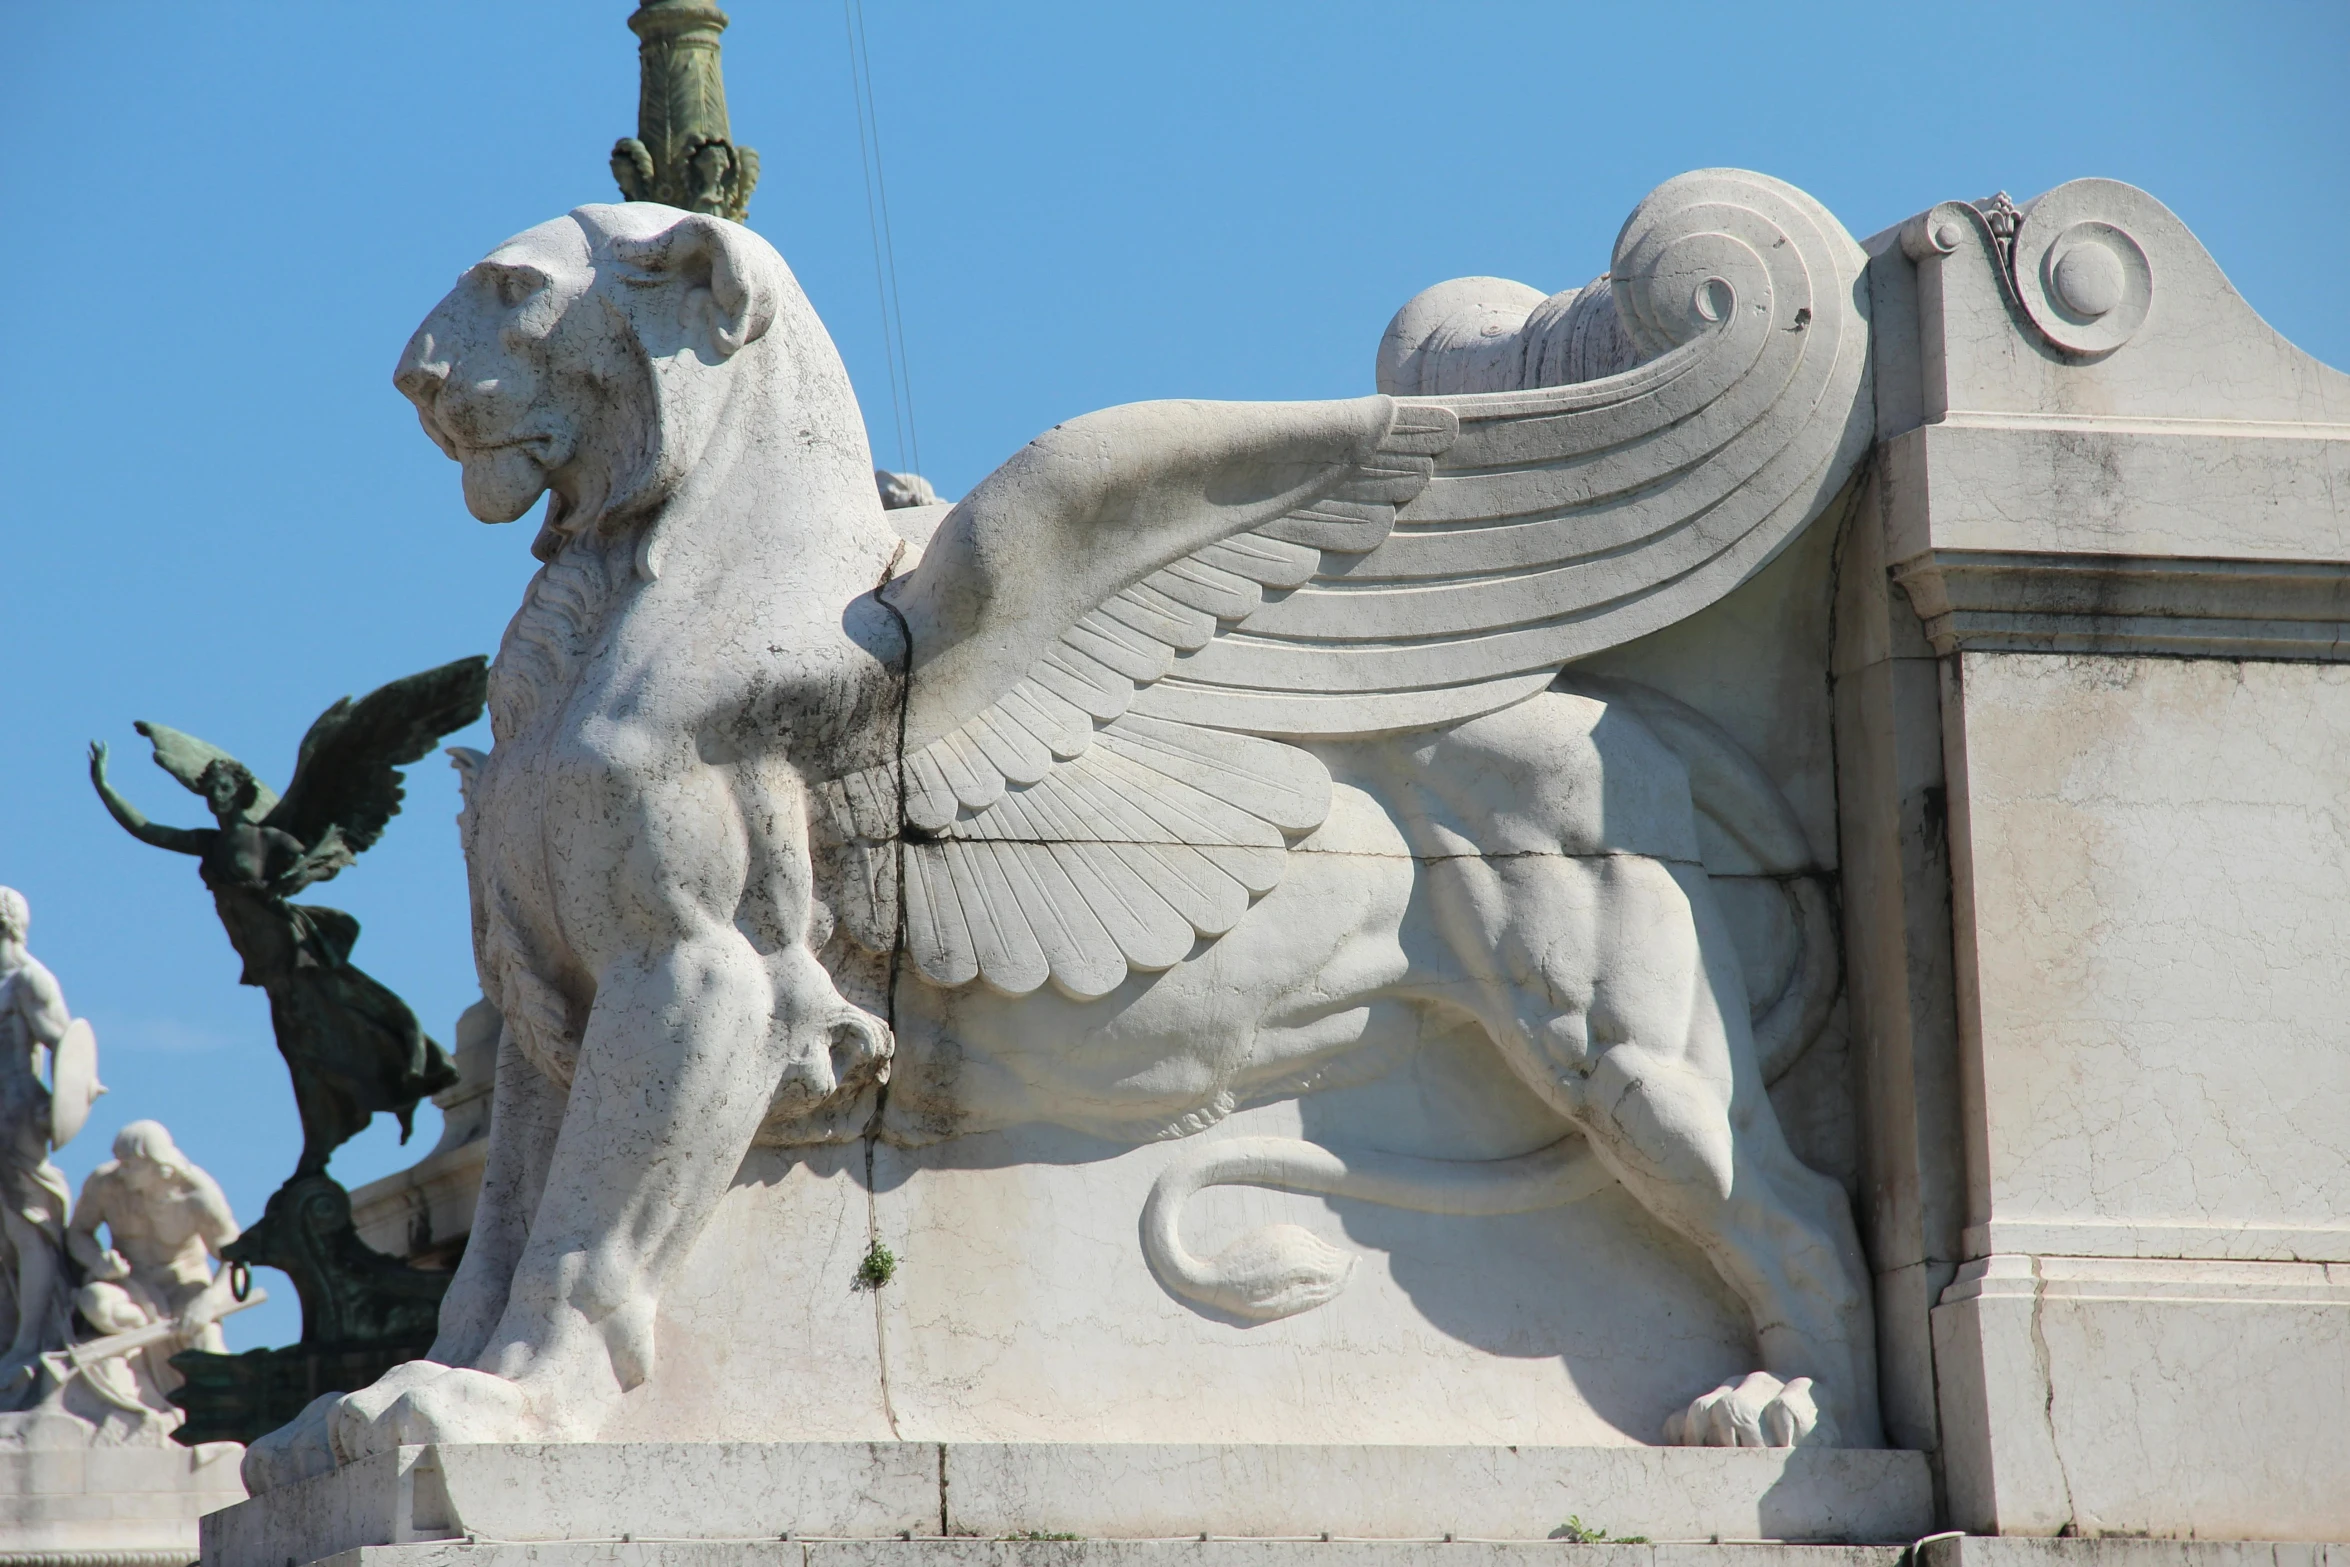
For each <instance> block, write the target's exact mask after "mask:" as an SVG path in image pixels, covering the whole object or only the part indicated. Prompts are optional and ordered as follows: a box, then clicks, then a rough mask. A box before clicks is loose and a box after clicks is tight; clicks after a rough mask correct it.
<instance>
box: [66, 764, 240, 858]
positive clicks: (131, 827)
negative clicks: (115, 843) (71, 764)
mask: <svg viewBox="0 0 2350 1567" xmlns="http://www.w3.org/2000/svg"><path fill="white" fill-rule="evenodd" d="M90 782H91V783H93V784H95V785H97V786H98V798H99V799H101V800H104V801H105V802H106V809H107V810H108V811H110V812H112V813H113V815H114V819H115V820H116V821H118V822H120V823H122V830H123V831H124V832H127V833H129V834H130V835H131V836H132V837H134V838H136V839H138V840H139V841H140V842H141V843H151V844H153V845H155V847H156V848H158V849H171V850H173V851H175V852H177V853H180V854H202V853H203V852H204V850H205V849H206V847H208V846H209V845H210V843H211V841H212V830H211V829H209V828H204V827H166V826H163V825H162V824H161V823H159V822H151V821H149V820H147V818H146V817H144V816H142V815H140V814H139V808H138V807H137V806H135V805H133V804H131V802H130V801H128V800H126V799H124V798H123V797H122V796H121V795H119V794H117V793H115V792H114V785H112V784H110V783H108V782H107V781H106V742H105V741H103V740H93V741H91V742H90Z"/></svg>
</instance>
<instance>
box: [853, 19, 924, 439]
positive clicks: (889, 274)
mask: <svg viewBox="0 0 2350 1567" xmlns="http://www.w3.org/2000/svg"><path fill="white" fill-rule="evenodd" d="M841 21H842V22H843V23H844V24H845V25H846V27H847V29H848V35H849V88H850V92H851V94H852V96H854V97H855V99H856V102H857V156H858V157H859V158H860V159H861V160H862V161H863V163H864V166H865V225H866V227H867V228H868V229H869V230H870V231H871V232H872V236H873V287H874V293H875V295H876V297H877V298H878V299H879V300H880V303H881V355H882V362H883V363H884V364H885V365H887V367H888V369H889V411H890V418H891V420H892V421H893V422H894V423H895V425H896V428H897V440H898V466H899V467H900V468H901V469H910V470H911V471H913V472H917V473H918V472H920V471H921V468H922V442H921V439H920V437H918V436H917V435H916V434H915V432H914V376H913V372H912V371H911V370H909V369H908V368H907V366H906V312H905V307H904V306H902V305H901V304H899V302H898V252H897V244H896V241H895V240H894V239H893V238H892V236H891V234H890V228H889V182H888V180H887V178H886V177H885V176H884V175H883V173H882V166H881V122H880V121H879V119H877V118H876V117H875V115H874V112H873V57H872V53H871V51H870V50H868V49H867V47H866V44H865V5H864V0H841ZM909 459H910V460H909Z"/></svg>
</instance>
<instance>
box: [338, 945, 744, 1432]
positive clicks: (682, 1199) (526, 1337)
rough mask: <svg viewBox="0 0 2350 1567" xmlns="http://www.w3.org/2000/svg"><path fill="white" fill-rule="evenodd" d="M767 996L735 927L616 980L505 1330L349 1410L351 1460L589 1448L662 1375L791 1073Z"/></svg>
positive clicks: (584, 1059)
mask: <svg viewBox="0 0 2350 1567" xmlns="http://www.w3.org/2000/svg"><path fill="white" fill-rule="evenodd" d="M768 998H769V987H768V974H767V969H766V966H765V964H764V963H762V962H761V960H760V958H759V955H758V953H757V952H756V951H754V950H753V949H752V947H751V946H750V944H749V942H747V941H745V940H743V939H742V937H741V936H740V935H738V934H736V933H735V932H734V931H732V930H731V929H727V930H725V931H712V932H710V933H708V934H707V935H705V936H703V937H701V938H700V939H696V940H689V941H684V942H681V943H679V944H678V945H677V946H675V947H674V948H671V949H670V950H668V951H666V952H661V953H656V954H648V955H645V956H642V957H637V958H633V959H629V960H624V961H622V962H620V963H616V964H614V965H613V966H612V967H611V968H610V969H609V970H607V972H606V973H605V974H604V976H603V977H602V979H601V981H600V982H599V984H598V986H597V992H596V1003H595V1007H594V1010H593V1012H592V1013H591V1014H590V1017H589V1022H588V1027H587V1031H586V1034H585V1036H584V1037H583V1039H582V1041H581V1047H580V1055H579V1067H578V1071H577V1074H576V1075H575V1077H574V1078H573V1080H572V1086H571V1095H570V1104H569V1108H568V1113H567V1114H566V1115H565V1116H564V1119H563V1125H562V1130H561V1132H560V1134H559V1135H558V1136H557V1138H556V1140H555V1148H554V1157H553V1158H552V1159H551V1160H550V1161H549V1164H548V1168H547V1177H546V1191H545V1195H544V1196H543V1197H542V1198H541V1200H540V1202H539V1204H538V1211H537V1215H536V1219H535V1222H534V1223H533V1224H532V1226H531V1231H530V1235H529V1239H528V1241H527V1242H526V1243H525V1245H524V1246H523V1249H522V1255H521V1258H520V1260H519V1262H518V1263H517V1264H516V1266H515V1269H514V1274H513V1279H512V1283H511V1284H510V1286H509V1288H508V1290H507V1298H506V1305H505V1310H504V1312H503V1313H502V1314H501V1315H500V1317H499V1319H498V1323H497V1326H496V1328H495V1329H494V1330H493V1331H492V1332H491V1333H490V1335H489V1338H488V1342H487V1343H486V1344H484V1345H483V1346H482V1347H481V1349H480V1351H479V1352H478V1353H477V1354H476V1355H475V1356H474V1357H473V1359H472V1362H471V1364H470V1366H469V1367H464V1368H458V1369H454V1370H443V1369H440V1368H436V1367H428V1366H424V1365H419V1366H417V1367H414V1368H409V1369H408V1370H407V1372H406V1374H405V1375H395V1376H393V1377H388V1378H386V1379H385V1380H384V1381H382V1382H379V1383H378V1384H377V1385H376V1386H375V1387H373V1388H371V1389H368V1390H367V1391H366V1392H364V1393H359V1394H354V1395H353V1396H352V1397H351V1398H349V1399H347V1400H345V1401H344V1404H343V1406H342V1408H341V1409H340V1410H339V1411H338V1413H337V1417H336V1441H335V1446H336V1449H337V1451H338V1453H339V1454H340V1456H342V1457H343V1458H344V1460H345V1461H346V1462H348V1461H349V1460H350V1459H352V1458H355V1457H358V1456H359V1455H360V1454H361V1453H363V1452H367V1451H373V1450H378V1449H381V1448H385V1447H390V1446H394V1445H398V1444H401V1443H415V1442H427V1441H456V1442H511V1441H547V1440H553V1441H565V1440H569V1441H578V1440H584V1439H587V1438H590V1437H592V1436H593V1435H594V1434H595V1432H596V1430H597V1429H598V1428H599V1427H600V1426H601V1425H602V1423H603V1421H604V1419H605V1417H606V1416H607V1415H608V1414H609V1413H610V1412H611V1410H612V1408H613V1407H614V1406H615V1405H616V1404H617V1403H618V1402H619V1399H620V1396H621V1395H622V1394H623V1393H625V1392H626V1391H627V1390H628V1389H630V1388H632V1387H635V1386H636V1385H637V1384H638V1383H640V1382H642V1381H644V1380H645V1378H646V1377H647V1376H648V1375H650V1374H651V1371H652V1367H653V1358H654V1348H655V1346H654V1333H653V1319H654V1313H655V1311H656V1310H657V1308H658V1306H659V1303H660V1298H661V1294H662V1292H663V1290H664V1289H665V1287H666V1286H667V1284H668V1283H669V1281H670V1279H671V1277H672V1276H673V1275H674V1274H675V1272H676V1270H677V1268H678V1266H679V1264H680V1263H682V1262H683V1261H684V1259H685V1257H686V1255H687V1253H688V1252H690V1251H691V1250H692V1248H693V1245H694V1243H695V1241H697V1240H698V1239H699V1238H700V1236H701V1232H702V1229H703V1227H704V1225H705V1224H706V1223H707V1222H708V1221H709V1218H710V1216H711V1215H712V1213H714V1212H715V1211H716V1209H717V1206H718V1203H719V1200H720V1199H721V1198H722V1197H724V1196H725V1194H726V1189H727V1187H728V1185H729V1184H730V1183H731V1182H732V1180H733V1178H734V1173H735V1171H736V1169H737V1168H738V1167H739V1166H740V1165H741V1163H742V1158H743V1154H744V1153H745V1151H746V1150H748V1148H749V1147H750V1144H751V1137H752V1135H753V1133H755V1132H756V1131H757V1130H758V1126H759V1122H760V1121H761V1119H762V1118H763V1117H764V1116H765V1115H766V1112H767V1106H768V1103H769V1101H770V1099H771V1098H772V1097H773V1095H774V1093H775V1090H776V1088H777V1085H778V1083H779V1082H780V1080H781V1078H782V1076H783V1071H784V1067H785V1065H786V1063H785V1062H784V1061H782V1060H781V1059H779V1056H778V1052H777V1051H776V1049H775V1048H774V1040H775V1037H776V1035H777V1034H778V1033H780V1032H781V1031H771V1030H770V1029H769V1027H768Z"/></svg>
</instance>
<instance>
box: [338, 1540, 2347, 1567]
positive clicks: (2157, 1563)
mask: <svg viewBox="0 0 2350 1567" xmlns="http://www.w3.org/2000/svg"><path fill="white" fill-rule="evenodd" d="M2345 1563H2350V1547H2346V1546H2341V1545H2281V1544H2275V1543H2272V1542H2268V1541H2259V1540H2121V1539H2110V1540H2088V1539H2082V1540H2017V1539H1983V1538H1980V1537H1972V1538H1970V1537H1961V1536H1952V1535H1943V1536H1939V1537H1936V1538H1932V1539H1928V1540H1926V1541H1923V1542H1921V1543H1920V1545H1919V1546H1918V1548H1917V1549H1916V1550H1915V1551H1914V1552H1913V1550H1912V1549H1911V1548H1910V1547H1909V1546H1905V1545H1785V1544H1773V1543H1761V1542H1754V1541H1728V1542H1724V1543H1722V1544H1720V1545H1715V1544H1712V1543H1710V1542H1709V1543H1705V1544H1676V1543H1666V1544H1646V1543H1640V1544H1635V1543H1629V1542H1608V1543H1604V1544H1584V1545H1573V1544H1559V1543H1554V1542H1552V1541H1548V1540H1349V1539H1344V1538H1334V1539H1331V1540H1218V1539H1208V1540H972V1539H956V1540H949V1539H928V1540H924V1539H915V1540H765V1541H756V1542H750V1541H738V1542H718V1541H684V1542H679V1541H666V1540H627V1541H615V1542H607V1543H598V1544H589V1543H586V1542H573V1543H569V1544H560V1545H548V1544H491V1543H486V1542H476V1543H474V1544H470V1545H468V1544H466V1543H464V1542H462V1541H419V1542H416V1543H413V1544H409V1545H371V1546H361V1547H358V1548H356V1549H353V1550H349V1551H344V1552H341V1553H340V1554H338V1555H335V1556H333V1557H330V1558H328V1559H327V1561H326V1562H324V1563H322V1564H321V1567H573V1564H576V1567H591V1564H592V1567H2344V1564H2345Z"/></svg>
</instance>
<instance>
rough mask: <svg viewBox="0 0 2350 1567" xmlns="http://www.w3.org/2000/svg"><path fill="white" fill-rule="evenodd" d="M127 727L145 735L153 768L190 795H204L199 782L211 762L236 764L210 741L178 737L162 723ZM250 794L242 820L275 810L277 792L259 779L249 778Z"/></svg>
mask: <svg viewBox="0 0 2350 1567" xmlns="http://www.w3.org/2000/svg"><path fill="white" fill-rule="evenodd" d="M131 727H132V728H133V729H136V730H137V731H138V732H139V733H141V734H143V735H145V736H146V737H147V739H148V741H149V742H150V743H151V744H153V745H154V747H155V765H156V766H157V767H160V768H162V769H163V770H164V771H165V772H167V773H169V774H171V776H172V777H174V778H177V779H178V780H179V781H180V782H181V783H182V784H184V785H186V786H187V789H188V792H189V793H190V794H202V793H203V792H204V785H203V784H202V783H201V782H200V781H199V780H201V779H202V778H203V776H204V769H205V768H207V767H209V766H211V765H212V764H213V763H214V762H236V761H237V759H236V758H235V757H233V756H231V755H229V754H228V753H227V752H226V751H223V750H222V749H221V748H220V747H219V746H216V745H214V744H212V743H211V742H210V741H208V740H199V739H197V738H196V737H195V736H194V735H191V734H182V733H180V731H178V730H177V729H172V728H168V727H166V726H165V725H163V724H151V723H149V722H147V721H146V720H145V719H141V720H139V721H138V722H137V723H135V724H133V725H131ZM237 765H238V766H239V767H244V765H245V764H244V763H242V762H237ZM245 771H246V772H247V773H251V772H252V771H253V769H251V768H250V767H246V768H245ZM253 791H254V792H253V803H252V804H251V805H248V806H246V807H245V819H246V820H247V821H255V822H257V821H259V820H261V819H262V818H263V817H265V816H267V815H268V814H269V813H270V812H271V811H273V810H275V809H276V808H277V791H276V790H274V789H272V788H270V787H269V785H267V784H265V783H263V782H262V781H261V780H260V778H259V777H255V778H254V779H253Z"/></svg>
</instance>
